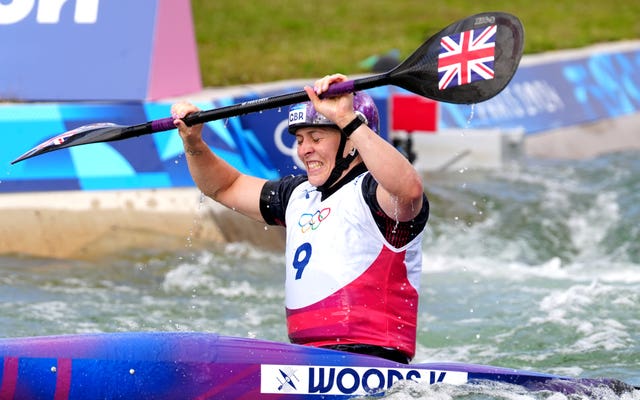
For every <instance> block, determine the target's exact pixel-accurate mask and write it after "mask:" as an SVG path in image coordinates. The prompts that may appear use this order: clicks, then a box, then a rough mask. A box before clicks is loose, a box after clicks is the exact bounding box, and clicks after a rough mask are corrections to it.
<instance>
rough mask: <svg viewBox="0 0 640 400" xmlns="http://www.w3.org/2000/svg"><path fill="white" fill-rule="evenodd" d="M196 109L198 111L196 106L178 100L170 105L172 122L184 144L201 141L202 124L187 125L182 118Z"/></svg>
mask: <svg viewBox="0 0 640 400" xmlns="http://www.w3.org/2000/svg"><path fill="white" fill-rule="evenodd" d="M198 111H200V109H199V108H198V107H196V106H195V105H193V104H191V103H188V102H179V103H175V104H173V105H172V106H171V116H172V117H173V124H174V125H175V126H176V128H178V133H180V137H181V138H182V141H183V142H184V143H185V144H188V145H191V144H196V143H199V142H201V141H202V124H196V125H193V126H187V124H185V123H184V121H183V120H182V118H184V117H186V116H187V115H189V114H191V113H194V112H198Z"/></svg>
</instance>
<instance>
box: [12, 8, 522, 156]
mask: <svg viewBox="0 0 640 400" xmlns="http://www.w3.org/2000/svg"><path fill="white" fill-rule="evenodd" d="M523 47H524V31H523V28H522V24H521V23H520V21H519V20H518V18H516V17H515V16H513V15H510V14H507V13H502V12H487V13H481V14H476V15H473V16H470V17H468V18H465V19H462V20H460V21H458V22H455V23H453V24H451V25H449V26H448V27H446V28H445V29H443V30H442V31H440V32H438V33H437V34H436V35H434V36H432V37H430V38H429V39H428V40H427V41H426V42H424V43H423V44H422V46H420V47H419V48H418V49H417V50H416V51H415V52H414V53H413V54H411V56H409V57H408V58H407V59H406V60H405V61H403V62H402V63H401V64H400V65H398V66H397V67H395V68H394V69H392V70H391V71H388V72H385V73H382V74H378V75H372V76H368V77H363V78H359V79H354V80H349V81H345V82H340V83H337V84H334V85H332V86H331V87H330V88H329V91H328V92H327V93H325V96H331V95H339V94H342V93H347V92H352V91H358V90H365V89H370V88H374V87H379V86H384V85H394V86H398V87H401V88H403V89H406V90H408V91H410V92H413V93H415V94H418V95H420V96H424V97H426V98H429V99H433V100H436V101H441V102H447V103H457V104H473V103H479V102H482V101H485V100H488V99H490V98H492V97H493V96H495V95H497V94H498V93H500V92H501V91H502V89H504V88H505V86H506V85H507V84H508V83H509V81H510V80H511V78H512V77H513V75H514V74H515V71H516V69H517V68H518V64H519V63H520V58H521V57H522V50H523ZM307 100H308V97H307V94H306V92H305V91H304V90H301V91H298V92H294V93H289V94H283V95H278V96H272V97H265V98H261V99H256V100H251V101H248V102H244V103H240V104H235V105H231V106H226V107H220V108H216V109H212V110H206V111H200V112H196V113H193V114H189V115H188V116H186V117H185V118H183V120H184V122H185V123H186V124H187V125H194V124H198V123H203V122H208V121H214V120H218V119H224V118H229V117H235V116H238V115H242V114H248V113H252V112H256V111H262V110H267V109H271V108H277V107H283V106H288V105H291V104H295V103H300V102H304V101H307ZM174 128H175V126H174V124H173V118H171V117H169V118H163V119H158V120H154V121H150V122H146V123H143V124H139V125H132V126H122V125H116V124H112V123H97V124H91V125H84V126H81V127H79V128H76V129H73V130H71V131H68V132H65V133H62V134H60V135H58V136H56V137H54V138H52V139H49V140H47V141H46V142H44V143H42V144H40V145H38V146H36V147H34V148H33V149H31V150H29V151H28V152H26V153H24V154H23V155H21V156H20V157H18V158H17V159H15V160H14V161H12V162H11V164H15V163H17V162H19V161H22V160H25V159H27V158H31V157H35V156H37V155H40V154H43V153H48V152H50V151H54V150H58V149H63V148H66V147H71V146H78V145H81V144H88V143H98V142H110V141H114V140H123V139H128V138H131V137H135V136H141V135H146V134H150V133H154V132H162V131H167V130H171V129H174Z"/></svg>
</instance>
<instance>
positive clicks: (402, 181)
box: [305, 74, 424, 221]
mask: <svg viewBox="0 0 640 400" xmlns="http://www.w3.org/2000/svg"><path fill="white" fill-rule="evenodd" d="M346 79H347V77H346V76H344V75H342V74H334V75H330V76H326V77H324V78H322V79H320V80H318V81H317V82H316V83H315V85H314V87H313V88H310V87H305V91H306V92H307V94H308V96H309V98H310V99H311V101H312V102H313V106H314V108H315V109H316V110H317V111H318V112H320V113H321V114H323V115H324V116H325V117H327V118H328V119H330V120H332V121H333V122H335V123H336V125H338V126H339V127H340V128H344V127H345V126H346V125H348V124H349V123H350V122H351V121H353V120H354V118H355V117H356V114H355V112H354V110H353V94H346V95H342V96H339V97H333V98H327V99H320V98H319V97H318V96H319V95H320V94H322V93H324V92H325V91H326V90H327V89H328V88H329V86H330V85H331V84H332V83H335V82H342V81H344V80H346ZM346 147H347V148H356V149H357V150H358V153H359V154H360V156H361V157H362V160H363V161H364V163H365V165H366V166H367V168H368V169H369V171H370V172H371V174H372V175H373V177H374V178H375V180H376V181H377V182H378V185H379V186H378V190H377V193H376V194H377V199H378V203H379V204H380V206H381V207H382V209H383V210H384V211H385V213H386V214H387V215H388V216H389V217H391V218H394V219H397V220H398V221H408V220H411V219H413V218H414V217H415V216H416V215H418V213H419V212H420V209H421V207H422V201H423V194H424V188H423V185H422V178H421V176H420V174H419V173H418V172H417V171H416V169H415V168H414V167H413V165H411V163H410V162H409V161H408V160H407V159H406V157H404V156H403V155H402V154H401V153H400V152H399V151H398V150H396V149H395V148H394V147H393V146H392V145H391V144H390V143H389V142H388V141H386V140H385V139H383V138H381V137H380V136H378V135H377V134H376V133H375V132H374V131H372V130H371V129H370V128H369V127H368V126H367V125H365V124H362V125H360V127H358V128H357V129H356V130H355V131H354V132H353V133H352V134H351V136H350V137H349V139H348V140H347V145H346Z"/></svg>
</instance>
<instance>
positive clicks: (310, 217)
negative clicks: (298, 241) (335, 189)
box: [298, 207, 331, 233]
mask: <svg viewBox="0 0 640 400" xmlns="http://www.w3.org/2000/svg"><path fill="white" fill-rule="evenodd" d="M329 214H331V208H329V207H327V208H323V209H322V210H318V211H316V212H315V213H313V214H310V213H304V214H302V215H301V216H300V219H299V220H298V226H300V229H301V230H302V233H307V232H308V231H309V230H313V231H315V230H316V229H318V228H319V227H320V223H321V222H322V221H324V220H325V219H327V217H329Z"/></svg>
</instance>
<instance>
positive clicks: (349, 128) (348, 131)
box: [341, 112, 367, 137]
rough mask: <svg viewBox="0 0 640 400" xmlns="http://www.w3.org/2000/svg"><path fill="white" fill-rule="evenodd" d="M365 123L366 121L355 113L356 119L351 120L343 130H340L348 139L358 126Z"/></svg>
mask: <svg viewBox="0 0 640 400" xmlns="http://www.w3.org/2000/svg"><path fill="white" fill-rule="evenodd" d="M366 122H367V120H366V119H365V117H364V116H363V115H362V114H360V113H359V112H358V113H356V117H355V118H354V119H353V121H351V122H349V123H348V124H347V125H346V126H345V127H344V128H342V129H341V130H342V133H344V135H345V136H346V137H349V136H351V134H352V133H353V132H354V131H355V130H356V129H358V128H359V127H360V125H362V124H364V123H366Z"/></svg>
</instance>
